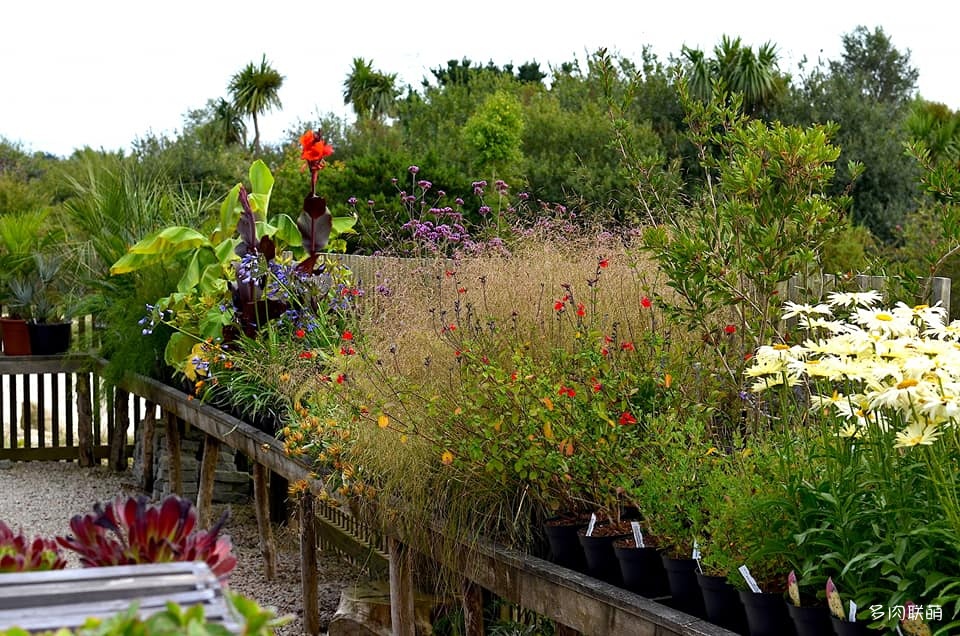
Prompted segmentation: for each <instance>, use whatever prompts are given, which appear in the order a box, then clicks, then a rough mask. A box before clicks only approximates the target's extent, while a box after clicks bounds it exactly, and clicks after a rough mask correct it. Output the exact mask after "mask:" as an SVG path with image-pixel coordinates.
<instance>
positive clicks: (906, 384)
mask: <svg viewBox="0 0 960 636" xmlns="http://www.w3.org/2000/svg"><path fill="white" fill-rule="evenodd" d="M918 384H920V382H918V381H917V380H914V379H913V378H907V379H906V380H904V381H902V382H901V383H900V384H898V385H897V390H900V391H902V390H904V389H909V388H910V387H913V386H917V385H918Z"/></svg>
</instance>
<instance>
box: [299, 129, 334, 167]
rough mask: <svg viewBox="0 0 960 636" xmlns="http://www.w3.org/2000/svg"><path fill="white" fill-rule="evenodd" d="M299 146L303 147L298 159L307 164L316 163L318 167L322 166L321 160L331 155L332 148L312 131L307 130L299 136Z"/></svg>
mask: <svg viewBox="0 0 960 636" xmlns="http://www.w3.org/2000/svg"><path fill="white" fill-rule="evenodd" d="M300 146H301V147H303V152H301V153H300V158H301V159H303V160H304V161H306V162H307V163H309V164H312V163H314V162H316V163H318V164H319V165H320V167H322V166H323V160H324V159H325V158H327V157H329V156H330V155H332V154H333V146H331V145H330V144H328V143H327V142H325V141H324V140H323V137H321V136H320V134H319V133H317V132H315V131H313V130H308V131H307V132H305V133H303V135H301V136H300ZM312 167H313V166H312V165H311V168H312Z"/></svg>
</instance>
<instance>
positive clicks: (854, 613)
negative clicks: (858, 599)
mask: <svg viewBox="0 0 960 636" xmlns="http://www.w3.org/2000/svg"><path fill="white" fill-rule="evenodd" d="M847 620H848V621H850V622H851V623H856V622H857V604H856V603H854V602H853V601H850V613H849V614H848V615H847Z"/></svg>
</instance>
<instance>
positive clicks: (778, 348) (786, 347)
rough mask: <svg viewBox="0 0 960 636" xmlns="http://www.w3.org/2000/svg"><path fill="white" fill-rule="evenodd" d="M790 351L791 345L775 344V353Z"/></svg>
mask: <svg viewBox="0 0 960 636" xmlns="http://www.w3.org/2000/svg"><path fill="white" fill-rule="evenodd" d="M789 349H790V345H785V344H775V345H773V350H774V351H788V350H789Z"/></svg>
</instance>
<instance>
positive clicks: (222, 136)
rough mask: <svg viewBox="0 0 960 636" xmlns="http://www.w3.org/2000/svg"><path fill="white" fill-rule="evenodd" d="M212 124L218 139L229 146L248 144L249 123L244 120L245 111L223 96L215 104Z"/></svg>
mask: <svg viewBox="0 0 960 636" xmlns="http://www.w3.org/2000/svg"><path fill="white" fill-rule="evenodd" d="M210 124H211V126H212V129H213V131H214V134H215V135H216V138H217V141H219V142H222V143H224V144H226V145H228V146H229V145H231V144H239V145H242V146H245V145H246V144H247V124H246V123H245V122H244V121H243V113H242V112H241V111H240V109H239V108H237V107H236V106H235V105H234V104H232V103H230V102H228V101H227V100H225V99H223V98H222V97H221V98H220V99H218V100H217V102H216V103H215V104H214V106H213V118H212V120H211V122H210Z"/></svg>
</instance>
